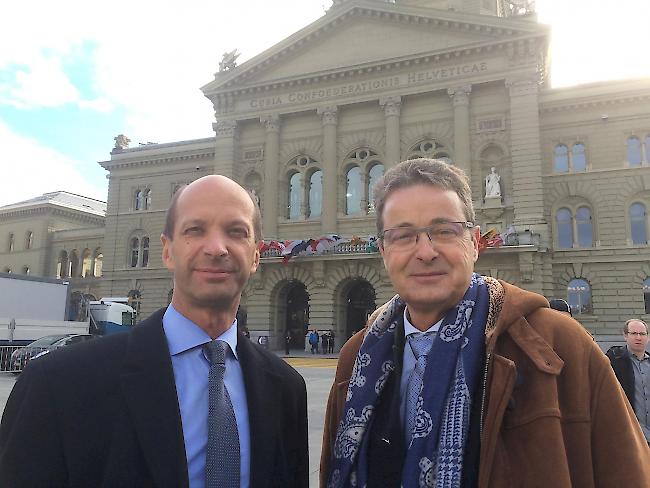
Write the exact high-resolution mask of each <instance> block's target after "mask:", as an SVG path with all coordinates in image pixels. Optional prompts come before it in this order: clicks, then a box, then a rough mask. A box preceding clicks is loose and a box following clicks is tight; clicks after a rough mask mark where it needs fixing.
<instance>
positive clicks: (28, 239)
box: [25, 230, 34, 249]
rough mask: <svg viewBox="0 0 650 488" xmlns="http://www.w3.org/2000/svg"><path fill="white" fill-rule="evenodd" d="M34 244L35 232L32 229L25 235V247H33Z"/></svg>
mask: <svg viewBox="0 0 650 488" xmlns="http://www.w3.org/2000/svg"><path fill="white" fill-rule="evenodd" d="M33 246H34V233H33V232H32V231H31V230H28V231H27V234H26V235H25V249H31V248H32V247H33Z"/></svg>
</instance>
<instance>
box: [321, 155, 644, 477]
mask: <svg viewBox="0 0 650 488" xmlns="http://www.w3.org/2000/svg"><path fill="white" fill-rule="evenodd" d="M374 199H375V209H376V213H377V229H378V235H379V244H380V252H381V255H382V258H383V260H384V266H385V267H386V270H387V272H388V274H389V276H390V278H391V281H392V283H393V285H394V287H395V290H396V291H397V293H398V295H396V296H395V297H394V298H393V299H392V300H390V301H389V302H388V303H386V304H384V305H383V306H382V307H380V308H379V309H378V310H377V311H376V312H375V313H374V314H373V315H372V317H371V318H370V320H369V322H368V325H367V326H366V328H365V329H364V330H362V331H360V332H359V333H357V334H356V335H354V336H353V337H352V338H351V339H350V340H349V341H348V342H347V343H346V345H345V346H344V347H343V349H342V350H341V353H340V357H339V363H338V367H337V371H336V378H335V380H334V384H333V386H332V389H331V391H330V396H329V400H328V404H327V412H326V418H325V432H324V436H323V452H322V455H321V487H323V488H324V487H326V486H327V487H332V488H338V487H351V486H355V487H356V486H359V487H368V488H381V487H400V486H404V487H407V488H411V487H436V488H441V487H461V486H462V487H473V486H479V487H481V488H486V487H529V486H531V487H532V486H540V487H542V486H543V487H553V488H562V487H572V486H573V487H580V488H582V487H596V486H598V487H619V486H639V487H641V486H644V487H645V486H650V449H649V448H648V446H647V444H646V442H645V439H644V437H643V434H642V432H641V429H640V427H639V424H638V422H637V420H636V417H635V415H634V412H633V410H632V408H631V407H630V405H629V403H628V401H627V400H626V398H625V396H624V394H623V392H622V390H621V388H620V386H619V384H618V382H617V381H616V378H615V376H614V374H613V371H612V369H611V367H610V365H609V361H608V360H607V358H606V357H605V356H604V354H603V353H602V352H601V351H600V350H599V349H598V347H597V345H596V344H595V343H594V341H593V339H592V338H591V336H590V335H589V334H588V333H587V332H586V331H585V330H584V329H583V328H582V327H581V326H580V324H578V323H577V322H576V321H574V320H573V319H572V318H570V317H569V316H567V315H565V314H562V313H560V312H557V311H554V310H552V309H550V308H549V304H548V301H547V300H546V299H545V298H544V297H542V296H540V295H537V294H535V293H531V292H528V291H525V290H522V289H519V288H517V287H515V286H513V285H510V284H508V283H505V282H503V281H499V280H495V279H493V278H489V277H483V276H480V275H478V274H476V273H474V263H475V262H476V260H477V258H478V239H479V236H480V234H479V229H478V227H477V226H475V225H474V222H475V215H474V209H473V206H472V198H471V191H470V188H469V185H468V183H467V179H466V177H465V175H464V173H463V172H462V171H461V170H459V169H457V168H456V167H454V166H451V165H448V164H445V163H444V162H442V161H436V160H426V159H419V160H411V161H406V162H403V163H400V164H399V165H397V166H396V167H394V168H392V169H391V170H389V171H388V172H387V173H386V174H385V175H384V177H383V178H382V179H381V180H380V181H379V182H378V183H377V186H376V187H375V189H374Z"/></svg>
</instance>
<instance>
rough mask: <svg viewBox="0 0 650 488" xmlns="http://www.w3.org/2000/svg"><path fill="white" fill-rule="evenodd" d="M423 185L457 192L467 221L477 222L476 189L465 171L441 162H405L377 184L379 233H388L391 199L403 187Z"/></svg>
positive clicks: (416, 160)
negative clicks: (386, 224)
mask: <svg viewBox="0 0 650 488" xmlns="http://www.w3.org/2000/svg"><path fill="white" fill-rule="evenodd" d="M422 184H425V185H432V186H437V187H439V188H443V189H445V190H451V191H453V192H455V193H456V195H458V198H460V201H461V203H462V204H463V207H464V212H465V219H467V221H468V222H474V223H475V222H476V215H475V214H474V205H473V204H472V190H471V188H470V186H469V182H468V181H467V175H466V174H465V172H464V171H463V170H462V169H460V168H458V167H456V166H453V165H451V164H449V163H447V162H445V161H443V160H441V159H428V158H418V159H410V160H408V161H403V162H401V163H399V164H398V165H397V166H394V167H393V168H391V169H389V170H388V171H386V173H385V174H384V176H382V177H381V178H380V179H379V181H378V182H377V184H376V185H375V187H374V190H373V200H374V206H375V212H376V215H377V232H378V233H379V234H381V233H382V232H383V231H384V218H383V211H384V206H385V205H386V199H387V198H388V196H389V195H390V194H391V193H392V192H394V191H395V190H398V189H400V188H406V187H409V186H415V185H422Z"/></svg>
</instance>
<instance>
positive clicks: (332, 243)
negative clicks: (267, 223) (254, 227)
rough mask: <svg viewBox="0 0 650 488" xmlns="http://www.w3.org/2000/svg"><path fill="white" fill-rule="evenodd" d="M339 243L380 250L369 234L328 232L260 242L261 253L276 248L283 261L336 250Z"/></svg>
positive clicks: (373, 237) (375, 240)
mask: <svg viewBox="0 0 650 488" xmlns="http://www.w3.org/2000/svg"><path fill="white" fill-rule="evenodd" d="M339 244H349V245H352V246H359V245H361V246H363V245H365V251H366V252H378V251H379V246H378V245H377V237H375V236H368V237H366V238H362V237H359V236H356V235H355V236H352V237H348V238H345V237H341V236H339V235H337V234H327V235H323V236H320V237H318V238H310V239H294V240H287V241H276V240H271V241H262V242H260V244H259V251H260V254H262V253H264V252H266V251H271V250H276V251H278V253H279V254H280V255H281V256H282V262H283V263H284V264H286V263H288V262H289V260H290V259H291V258H292V257H295V256H310V255H323V254H328V253H331V252H333V251H334V248H335V247H336V246H337V245H339Z"/></svg>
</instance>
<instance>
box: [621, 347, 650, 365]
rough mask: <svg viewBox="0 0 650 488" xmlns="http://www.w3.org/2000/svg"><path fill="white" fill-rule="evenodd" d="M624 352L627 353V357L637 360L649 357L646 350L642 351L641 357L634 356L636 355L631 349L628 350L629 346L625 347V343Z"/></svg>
mask: <svg viewBox="0 0 650 488" xmlns="http://www.w3.org/2000/svg"><path fill="white" fill-rule="evenodd" d="M625 352H626V353H627V355H628V356H629V357H631V358H634V359H636V360H637V361H645V360H646V359H650V354H648V351H644V353H643V359H639V358H638V357H636V355H635V354H634V353H633V352H632V351H630V348H629V347H627V344H626V345H625Z"/></svg>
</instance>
